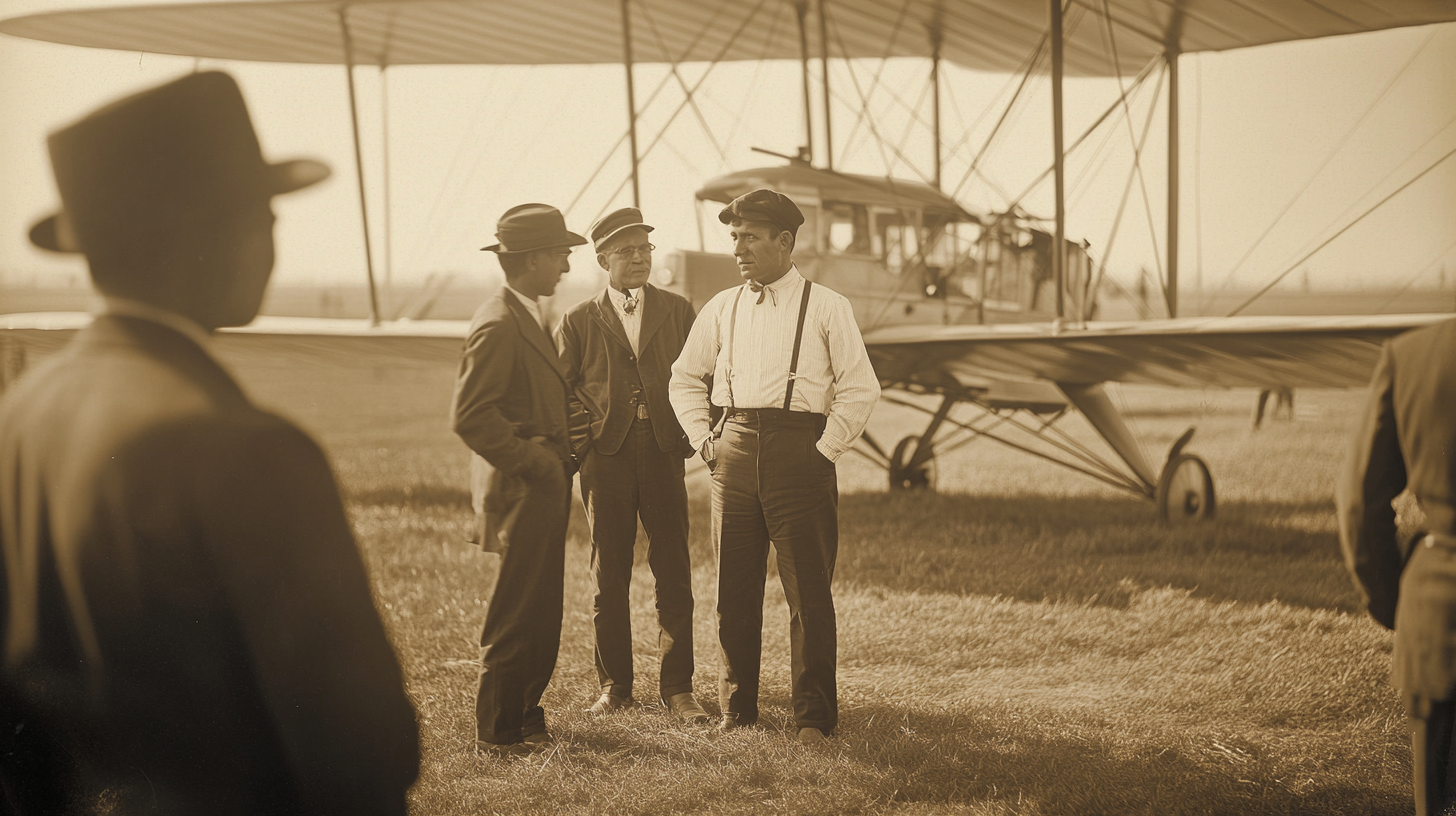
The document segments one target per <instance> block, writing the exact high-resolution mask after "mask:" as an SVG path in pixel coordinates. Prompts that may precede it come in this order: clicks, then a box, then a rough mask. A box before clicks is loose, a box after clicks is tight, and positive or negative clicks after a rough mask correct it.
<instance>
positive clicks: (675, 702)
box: [556, 207, 709, 724]
mask: <svg viewBox="0 0 1456 816" xmlns="http://www.w3.org/2000/svg"><path fill="white" fill-rule="evenodd" d="M651 231H652V227H651V226H649V225H647V224H645V223H643V222H642V212H641V211H640V210H638V209H637V208H636V207H623V208H622V209H619V210H616V211H614V212H611V213H608V214H607V215H606V216H605V217H603V218H602V219H601V220H600V221H598V222H597V223H596V224H595V225H593V226H592V228H591V240H592V243H593V245H594V246H595V247H596V250H597V263H599V264H601V266H602V268H603V269H605V270H606V271H607V276H608V278H609V281H608V286H607V288H606V291H604V292H602V293H601V295H599V296H598V297H595V298H592V299H590V300H586V301H583V302H581V303H578V304H577V305H576V306H574V307H572V308H571V310H570V311H568V312H567V313H566V316H565V317H563V318H562V321H561V325H560V326H558V327H557V329H556V345H557V348H558V349H559V350H560V352H561V363H562V366H563V368H565V370H566V382H567V389H568V391H567V402H568V420H569V423H570V426H571V446H572V451H573V453H574V454H575V455H576V457H577V459H578V460H579V461H580V462H581V497H582V503H583V504H585V505H586V513H587V521H588V523H589V525H590V527H591V537H592V564H591V567H592V579H593V581H594V583H595V592H596V594H595V596H594V598H593V601H592V618H593V623H594V625H595V633H596V648H595V655H596V669H597V679H598V680H599V681H600V683H601V697H600V698H599V699H598V700H597V701H596V702H595V703H594V704H592V707H591V711H592V713H594V714H597V715H600V716H606V715H609V714H613V713H615V712H618V711H624V710H626V709H630V708H633V707H635V706H636V705H637V702H636V698H635V697H634V696H633V672H632V624H631V610H630V604H629V601H628V590H629V588H630V586H631V583H632V555H633V548H634V546H635V545H636V541H637V520H638V518H641V520H642V527H643V529H644V530H646V532H647V542H648V548H647V563H648V565H649V566H650V567H651V568H652V576H653V578H654V579H655V581H656V584H657V624H658V634H657V643H658V651H659V653H660V655H661V658H662V669H661V674H660V680H659V688H658V691H659V695H660V698H661V700H662V705H663V707H664V708H665V709H666V711H667V712H668V714H669V715H671V716H672V717H673V718H675V719H677V720H680V721H683V722H688V723H694V724H704V723H707V722H709V717H708V713H707V712H706V711H704V710H703V707H702V706H701V705H699V704H698V701H697V698H695V697H694V696H693V587H692V566H691V564H690V563H689V559H688V496H687V488H686V486H685V485H684V483H683V477H684V460H685V459H686V458H688V457H690V456H692V455H693V454H694V453H695V452H696V451H695V449H694V448H693V446H692V445H691V444H690V443H689V442H688V439H687V436H686V435H685V434H684V433H683V430H682V427H681V426H679V425H678V421H677V417H676V416H675V415H674V414H673V410H672V406H671V404H670V403H669V402H668V399H667V383H668V380H669V378H670V377H671V376H672V362H673V361H674V360H676V359H677V356H678V353H679V352H680V351H682V347H683V343H684V342H685V341H686V340H687V336H688V331H689V330H691V329H692V326H693V316H694V315H693V307H692V304H690V303H688V301H687V300H685V299H683V298H682V297H680V296H678V295H675V294H673V293H671V292H664V291H663V290H661V289H658V288H656V287H654V286H653V285H652V284H650V283H648V282H647V279H648V277H649V276H650V275H651V273H652V250H653V248H654V247H653V246H652V244H650V243H648V240H647V238H648V233H649V232H651Z"/></svg>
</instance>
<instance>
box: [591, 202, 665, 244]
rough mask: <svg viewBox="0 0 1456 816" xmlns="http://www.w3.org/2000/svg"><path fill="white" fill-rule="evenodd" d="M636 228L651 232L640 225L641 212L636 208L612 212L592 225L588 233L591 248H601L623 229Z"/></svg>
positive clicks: (648, 228)
mask: <svg viewBox="0 0 1456 816" xmlns="http://www.w3.org/2000/svg"><path fill="white" fill-rule="evenodd" d="M631 227H637V228H639V229H644V230H647V231H648V232H652V227H650V226H648V225H647V224H644V223H642V211H641V210H639V209H637V208H636V207H623V208H621V209H620V210H612V211H611V212H609V213H607V214H606V215H604V216H602V217H601V220H599V221H597V222H596V223H595V224H592V228H591V231H590V235H591V240H592V246H594V247H596V248H597V249H601V248H602V244H605V243H606V242H607V241H608V240H610V239H611V237H612V236H613V235H616V234H617V233H619V232H621V231H622V230H624V229H630V228H631Z"/></svg>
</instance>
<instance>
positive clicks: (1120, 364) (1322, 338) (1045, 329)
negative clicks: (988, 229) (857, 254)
mask: <svg viewBox="0 0 1456 816" xmlns="http://www.w3.org/2000/svg"><path fill="white" fill-rule="evenodd" d="M1447 319H1451V316H1450V315H1441V314H1423V315H1369V316H1364V315H1362V316H1336V317H1208V318H1178V319H1174V320H1146V321H1138V322H1128V323H1100V324H1099V323H1093V324H1089V325H1088V327H1087V328H1085V329H1064V330H1063V331H1061V332H1059V333H1054V332H1053V331H1052V330H1051V327H1050V326H1048V325H1046V324H1039V325H1031V324H1022V325H1003V326H896V327H891V328H885V329H877V330H875V331H872V332H869V333H867V334H866V335H865V344H866V345H867V346H868V347H869V351H870V359H871V360H872V361H873V362H874V365H875V371H876V372H877V373H878V374H879V376H880V379H881V381H883V382H887V383H890V384H892V385H900V386H908V387H912V388H928V389H931V390H936V391H940V390H946V389H955V388H982V387H986V386H987V385H988V384H990V383H994V382H996V381H999V380H1002V379H1005V378H1011V379H1041V380H1050V381H1052V382H1057V383H1070V384H1093V383H1100V382H1121V383H1137V384H1144V385H1169V386H1182V387H1195V388H1202V387H1214V388H1231V387H1254V388H1266V387H1274V386H1290V387H1299V388H1343V387H1351V386H1363V385H1366V384H1367V383H1369V381H1370V373H1371V372H1372V371H1373V370H1374V368H1375V361H1376V359H1377V358H1378V357H1379V354H1380V346H1381V344H1382V343H1383V342H1384V341H1385V340H1386V339H1388V338H1390V337H1392V336H1394V335H1396V334H1399V333H1400V332H1403V331H1406V330H1407V329H1412V328H1416V327H1419V326H1425V325H1429V324H1431V323H1435V322H1437V321H1439V320H1447Z"/></svg>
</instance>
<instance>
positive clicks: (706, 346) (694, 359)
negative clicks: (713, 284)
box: [667, 297, 723, 450]
mask: <svg viewBox="0 0 1456 816" xmlns="http://www.w3.org/2000/svg"><path fill="white" fill-rule="evenodd" d="M722 314H723V300H722V298H720V297H714V298H713V300H711V301H709V302H708V304H707V305H706V306H704V307H703V311H702V313H701V314H699V315H698V316H697V318H696V319H695V320H693V323H692V330H691V331H689V332H688V339H687V342H686V343H684V344H683V349H682V353H681V354H679V355H678V357H677V361H676V362H674V363H673V364H672V379H671V380H669V381H668V384H667V398H668V401H669V402H671V403H672V411H673V413H674V414H677V421H678V424H679V425H681V426H682V429H683V433H684V434H686V435H687V438H688V442H689V443H690V444H692V446H693V450H698V449H700V448H702V447H703V442H704V440H706V439H707V438H708V437H709V436H712V434H713V424H712V422H711V421H710V420H709V418H708V417H709V414H708V405H709V402H710V400H711V394H710V393H709V391H708V384H707V382H705V381H704V378H705V377H711V376H713V374H714V368H715V367H716V366H717V363H718V350H719V343H718V326H719V321H720V319H721V316H722Z"/></svg>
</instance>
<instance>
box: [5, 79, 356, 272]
mask: <svg viewBox="0 0 1456 816" xmlns="http://www.w3.org/2000/svg"><path fill="white" fill-rule="evenodd" d="M48 142H49V147H50V156H51V168H52V170H53V171H54V172H55V177H56V187H57V188H58V189H59V191H60V194H61V211H60V212H58V213H56V214H55V215H52V216H50V217H48V218H45V219H43V220H41V221H40V222H39V223H37V224H36V225H35V226H33V227H31V230H30V240H31V242H32V243H34V244H35V245H36V246H38V247H41V248H42V249H49V250H52V251H55V252H90V251H96V250H104V251H115V250H118V249H124V248H127V247H133V246H139V245H141V244H144V243H146V242H148V241H151V240H155V238H156V237H157V236H160V235H164V234H166V233H167V232H168V231H175V230H178V229H185V228H188V227H197V226H204V228H205V223H206V221H205V219H207V218H210V217H216V216H222V215H227V214H229V213H232V212H236V211H239V210H240V208H241V207H243V206H246V205H248V204H256V203H258V202H260V201H266V200H267V199H268V198H270V197H272V196H274V195H278V194H279V193H286V192H290V191H292V190H298V189H300V188H303V187H307V186H309V185H310V184H314V183H317V182H319V181H322V180H324V179H325V178H328V175H329V168H328V165H326V164H323V163H322V162H318V161H313V160H311V159H296V160H293V161H285V162H280V163H277V164H270V163H268V162H267V161H265V160H264V159H263V153H262V151H261V150H260V149H259V147H258V137H257V135H256V134H255V133H254V132H253V122H252V120H251V119H250V118H249V117H248V108H247V105H246V104H244V102H243V95H242V92H241V91H240V90H239V89H238V84H237V82H236V81H234V80H233V78H232V77H231V76H229V75H227V74H224V73H221V72H217V71H208V72H204V73H197V74H191V75H189V76H186V77H183V78H181V79H178V80H175V81H173V82H169V83H167V84H165V85H159V86H157V87H155V88H151V89H149V90H146V91H142V92H141V93H138V94H134V95H132V96H128V97H126V98H124V99H121V100H118V101H116V102H113V103H111V104H110V105H107V106H106V107H103V108H101V109H100V110H98V111H95V112H94V113H91V114H90V115H88V116H86V117H85V118H84V119H81V120H80V121H78V122H76V123H74V124H72V125H69V126H67V127H65V128H62V129H61V130H58V131H56V132H55V133H52V134H51V135H50V138H49V140H48ZM199 219H202V220H201V221H199Z"/></svg>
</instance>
